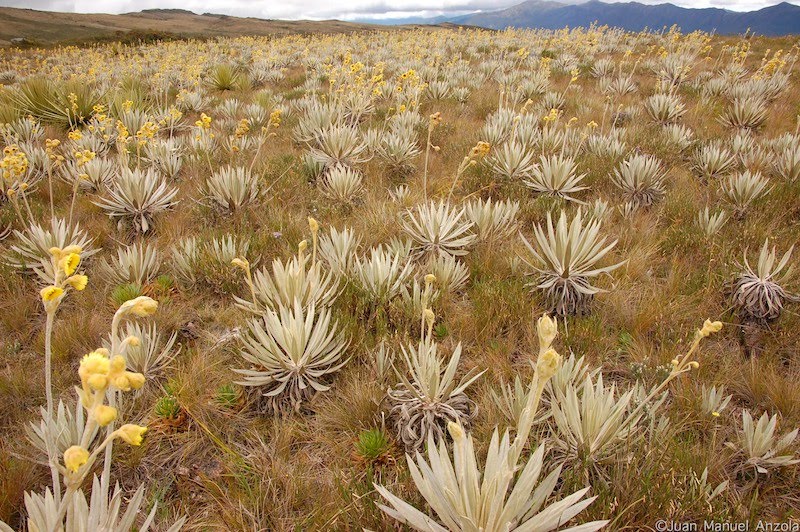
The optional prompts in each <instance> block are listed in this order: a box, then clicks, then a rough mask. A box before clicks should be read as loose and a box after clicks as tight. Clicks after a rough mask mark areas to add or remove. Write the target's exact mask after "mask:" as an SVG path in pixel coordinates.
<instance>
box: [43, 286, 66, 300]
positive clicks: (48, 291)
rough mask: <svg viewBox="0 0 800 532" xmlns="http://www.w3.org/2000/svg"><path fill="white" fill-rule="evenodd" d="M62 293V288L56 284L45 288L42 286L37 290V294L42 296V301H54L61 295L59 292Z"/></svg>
mask: <svg viewBox="0 0 800 532" xmlns="http://www.w3.org/2000/svg"><path fill="white" fill-rule="evenodd" d="M63 293H64V289H63V288H59V287H58V286H48V287H46V288H42V289H41V291H40V292H39V295H41V296H42V301H44V302H45V303H47V302H49V301H54V300H55V299H57V298H59V297H61V294H63Z"/></svg>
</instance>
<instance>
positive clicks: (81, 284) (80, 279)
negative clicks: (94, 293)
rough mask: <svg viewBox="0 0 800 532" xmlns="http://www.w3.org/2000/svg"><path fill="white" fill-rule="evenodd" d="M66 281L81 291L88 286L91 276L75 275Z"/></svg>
mask: <svg viewBox="0 0 800 532" xmlns="http://www.w3.org/2000/svg"><path fill="white" fill-rule="evenodd" d="M66 282H67V284H68V285H70V286H71V287H72V288H74V289H75V290H78V291H81V290H83V289H84V288H86V285H87V284H88V283H89V278H88V277H86V276H85V275H73V276H72V277H69V278H68V279H67V281H66Z"/></svg>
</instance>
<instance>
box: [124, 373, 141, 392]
mask: <svg viewBox="0 0 800 532" xmlns="http://www.w3.org/2000/svg"><path fill="white" fill-rule="evenodd" d="M126 375H127V377H128V383H129V384H130V385H131V388H132V389H134V390H138V389H139V388H141V387H142V386H143V385H144V380H145V379H144V375H142V374H141V373H133V372H132V371H129V372H127V374H126Z"/></svg>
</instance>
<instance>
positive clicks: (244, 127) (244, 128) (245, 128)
mask: <svg viewBox="0 0 800 532" xmlns="http://www.w3.org/2000/svg"><path fill="white" fill-rule="evenodd" d="M248 133H250V121H249V120H248V119H246V118H242V119H241V120H239V123H238V124H237V126H236V131H235V132H234V136H235V137H236V138H237V139H240V138H242V137H244V136H245V135H247V134H248Z"/></svg>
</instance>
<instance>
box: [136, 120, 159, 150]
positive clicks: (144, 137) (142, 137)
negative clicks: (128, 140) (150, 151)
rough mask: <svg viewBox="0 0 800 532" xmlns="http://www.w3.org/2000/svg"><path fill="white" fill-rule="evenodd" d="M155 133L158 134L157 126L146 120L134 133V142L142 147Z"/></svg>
mask: <svg viewBox="0 0 800 532" xmlns="http://www.w3.org/2000/svg"><path fill="white" fill-rule="evenodd" d="M156 133H158V126H157V125H156V124H155V123H153V122H151V121H149V120H148V121H147V122H145V123H144V124H142V127H140V128H139V131H137V132H136V141H137V142H138V143H139V146H144V145H145V144H147V141H148V140H149V139H152V138H153V137H155V136H156Z"/></svg>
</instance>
